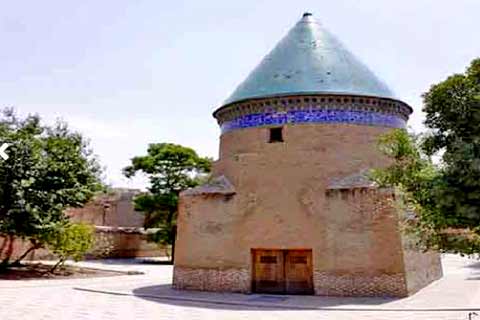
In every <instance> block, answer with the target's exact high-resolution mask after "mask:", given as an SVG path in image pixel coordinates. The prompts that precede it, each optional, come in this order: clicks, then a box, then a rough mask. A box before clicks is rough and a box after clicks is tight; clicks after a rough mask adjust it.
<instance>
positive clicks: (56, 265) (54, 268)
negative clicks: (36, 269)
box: [50, 258, 65, 273]
mask: <svg viewBox="0 0 480 320" xmlns="http://www.w3.org/2000/svg"><path fill="white" fill-rule="evenodd" d="M64 262H65V259H64V258H60V259H59V260H58V262H57V263H56V264H55V265H54V266H53V268H52V269H50V273H54V272H55V270H57V268H58V266H60V265H61V264H63V263H64Z"/></svg>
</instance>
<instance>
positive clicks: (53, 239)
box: [47, 223, 95, 272]
mask: <svg viewBox="0 0 480 320" xmlns="http://www.w3.org/2000/svg"><path fill="white" fill-rule="evenodd" d="M94 232H95V229H94V227H93V226H92V225H89V224H85V223H68V224H67V225H65V226H64V227H60V228H58V229H57V230H56V231H55V232H54V233H52V234H51V235H50V237H49V239H48V240H47V243H48V244H47V247H48V248H49V249H50V250H51V251H52V252H53V253H54V254H55V255H56V256H58V259H59V261H58V263H57V264H56V265H55V266H54V267H53V268H52V270H51V271H52V272H53V271H55V269H56V268H57V267H59V266H62V265H63V264H64V263H65V261H66V260H67V259H68V258H71V259H73V260H74V261H79V260H82V259H83V257H84V256H85V253H86V252H87V251H88V250H89V249H90V248H91V247H92V246H93V244H94V241H95V240H94Z"/></svg>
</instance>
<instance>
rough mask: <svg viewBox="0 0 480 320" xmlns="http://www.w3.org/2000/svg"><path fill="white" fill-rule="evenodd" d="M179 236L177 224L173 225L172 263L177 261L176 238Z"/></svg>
mask: <svg viewBox="0 0 480 320" xmlns="http://www.w3.org/2000/svg"><path fill="white" fill-rule="evenodd" d="M176 238H177V226H172V255H171V257H170V261H171V262H172V264H174V263H175V240H176Z"/></svg>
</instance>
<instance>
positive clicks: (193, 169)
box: [124, 143, 212, 259]
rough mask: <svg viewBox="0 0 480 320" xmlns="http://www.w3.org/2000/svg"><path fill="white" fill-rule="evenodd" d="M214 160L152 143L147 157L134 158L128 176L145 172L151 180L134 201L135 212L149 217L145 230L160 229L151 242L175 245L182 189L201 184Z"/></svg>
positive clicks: (168, 145)
mask: <svg viewBox="0 0 480 320" xmlns="http://www.w3.org/2000/svg"><path fill="white" fill-rule="evenodd" d="M211 162H212V160H211V159H209V158H203V157H200V156H198V155H197V153H196V152H195V151H194V150H193V149H191V148H187V147H183V146H181V145H176V144H172V143H153V144H150V145H149V147H148V149H147V155H145V156H139V157H134V158H133V159H132V164H131V165H130V166H128V167H126V168H125V169H124V174H125V175H126V176H127V177H132V176H133V175H135V174H136V173H137V172H139V171H140V172H143V173H144V174H146V175H147V176H148V179H149V181H150V187H149V189H148V190H149V193H145V194H142V195H139V196H137V197H136V198H135V200H134V204H135V209H136V210H138V211H142V212H144V213H145V214H146V219H145V227H146V228H159V231H158V232H157V233H156V234H154V235H152V236H151V239H152V240H154V241H156V242H158V243H161V244H171V245H172V259H173V256H174V254H173V247H174V242H175V230H176V214H177V206H178V197H179V194H180V192H181V191H182V190H185V189H187V188H191V187H194V186H196V185H198V184H199V183H200V182H201V181H202V178H203V177H204V176H205V175H206V174H207V173H208V172H210V167H211Z"/></svg>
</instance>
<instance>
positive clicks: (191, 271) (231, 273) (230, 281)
mask: <svg viewBox="0 0 480 320" xmlns="http://www.w3.org/2000/svg"><path fill="white" fill-rule="evenodd" d="M173 288H175V289H183V290H202V291H220V292H243V293H246V292H248V291H249V288H250V273H249V271H248V270H247V269H216V268H211V269H207V268H188V267H179V266H175V267H174V268H173Z"/></svg>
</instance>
